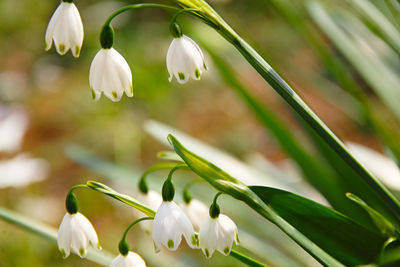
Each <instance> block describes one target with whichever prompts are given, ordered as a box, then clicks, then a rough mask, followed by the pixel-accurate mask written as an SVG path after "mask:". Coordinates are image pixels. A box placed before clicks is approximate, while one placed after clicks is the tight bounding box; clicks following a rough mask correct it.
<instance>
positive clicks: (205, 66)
mask: <svg viewBox="0 0 400 267" xmlns="http://www.w3.org/2000/svg"><path fill="white" fill-rule="evenodd" d="M203 67H204V69H205V70H208V68H207V65H206V63H204V62H203Z"/></svg>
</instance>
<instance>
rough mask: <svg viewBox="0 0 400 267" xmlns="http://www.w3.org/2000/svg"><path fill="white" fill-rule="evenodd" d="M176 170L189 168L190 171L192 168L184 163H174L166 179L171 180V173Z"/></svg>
mask: <svg viewBox="0 0 400 267" xmlns="http://www.w3.org/2000/svg"><path fill="white" fill-rule="evenodd" d="M177 170H189V171H190V170H192V169H191V168H189V166H188V165H186V164H178V165H175V167H173V168H172V169H171V171H170V172H169V174H168V177H167V179H168V180H171V179H172V175H173V174H174V172H176V171H177Z"/></svg>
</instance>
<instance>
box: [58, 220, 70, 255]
mask: <svg viewBox="0 0 400 267" xmlns="http://www.w3.org/2000/svg"><path fill="white" fill-rule="evenodd" d="M70 222H71V215H69V214H68V213H67V214H65V216H64V218H63V220H62V222H61V224H60V227H59V229H58V233H57V245H58V249H59V250H60V251H61V252H62V253H63V254H64V255H63V256H64V257H65V258H66V257H68V256H69V254H70V247H71V223H70Z"/></svg>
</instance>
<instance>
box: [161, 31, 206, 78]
mask: <svg viewBox="0 0 400 267" xmlns="http://www.w3.org/2000/svg"><path fill="white" fill-rule="evenodd" d="M167 69H168V72H169V74H170V77H169V80H170V81H171V79H172V76H175V78H176V79H177V81H178V82H179V83H186V82H187V81H188V79H189V77H192V78H193V79H195V80H199V79H200V75H201V74H202V72H203V71H204V70H205V69H206V68H205V64H204V55H203V52H202V51H201V49H200V48H199V46H198V45H197V44H196V43H195V42H194V41H193V40H192V39H190V38H189V37H187V36H186V35H183V36H182V37H181V38H174V39H173V41H172V43H171V45H170V47H169V49H168V53H167Z"/></svg>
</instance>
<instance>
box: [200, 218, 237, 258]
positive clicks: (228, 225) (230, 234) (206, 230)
mask: <svg viewBox="0 0 400 267" xmlns="http://www.w3.org/2000/svg"><path fill="white" fill-rule="evenodd" d="M233 242H235V243H236V245H237V244H238V243H239V239H238V230H237V227H236V224H235V223H234V222H233V221H232V220H231V219H230V218H229V217H228V216H226V215H223V214H219V216H218V217H216V218H211V217H208V219H207V220H206V221H205V222H204V223H203V224H202V225H201V227H200V232H199V246H200V248H201V249H202V251H203V253H204V255H205V256H206V257H207V258H210V257H211V256H212V255H213V253H214V251H215V250H218V251H219V252H221V253H222V254H224V255H229V253H230V252H231V249H232V245H233Z"/></svg>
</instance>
